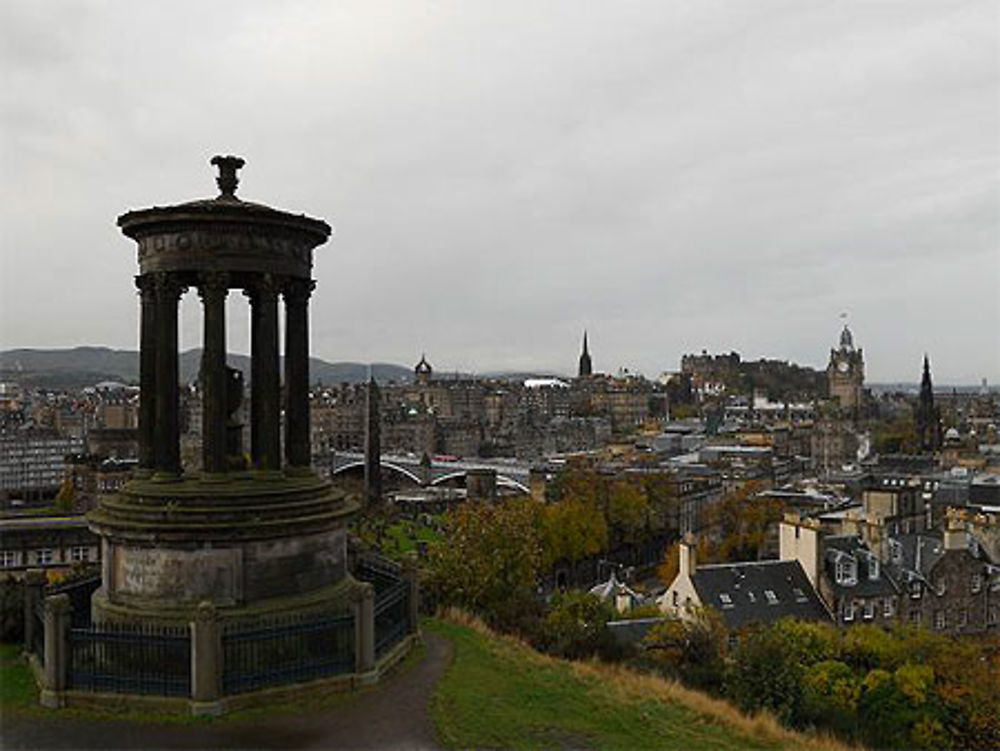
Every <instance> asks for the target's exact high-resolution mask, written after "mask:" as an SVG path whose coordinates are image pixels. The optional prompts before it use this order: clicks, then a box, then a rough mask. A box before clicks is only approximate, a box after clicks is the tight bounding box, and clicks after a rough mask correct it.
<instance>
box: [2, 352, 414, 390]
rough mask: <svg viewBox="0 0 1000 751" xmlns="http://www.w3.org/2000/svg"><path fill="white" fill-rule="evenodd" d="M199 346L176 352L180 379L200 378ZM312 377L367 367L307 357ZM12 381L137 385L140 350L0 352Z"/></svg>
mask: <svg viewBox="0 0 1000 751" xmlns="http://www.w3.org/2000/svg"><path fill="white" fill-rule="evenodd" d="M227 359H228V361H229V364H230V365H231V366H232V367H234V368H238V369H240V370H242V371H243V374H244V376H245V377H246V378H247V379H249V378H250V358H249V357H247V356H246V355H235V354H230V355H229V356H228V358H227ZM200 363H201V350H200V349H189V350H187V351H185V352H182V353H181V354H180V365H179V370H180V378H181V383H190V382H191V381H193V380H194V379H195V378H196V377H197V376H198V369H199V367H200ZM372 369H373V370H374V373H375V378H376V379H377V380H379V381H388V380H396V381H399V380H409V379H410V378H411V377H412V371H411V370H410V369H409V368H404V367H402V366H400V365H392V364H389V363H374V364H373V365H372ZM309 375H310V378H311V379H312V381H313V382H314V383H315V382H317V381H322V382H323V383H325V384H328V385H329V384H335V383H340V382H342V381H346V382H348V383H358V382H360V381H364V380H366V379H367V378H368V365H366V364H364V363H357V362H327V361H326V360H320V359H319V358H316V357H313V358H310V360H309ZM4 380H10V381H16V382H18V383H20V384H21V385H22V386H25V387H28V388H50V389H67V390H70V389H78V388H82V387H84V386H93V385H94V384H96V383H99V382H101V381H122V382H123V383H137V382H138V380H139V353H138V352H136V351H134V350H126V349H109V348H108V347H73V348H71V349H10V350H6V351H4V352H0V381H4Z"/></svg>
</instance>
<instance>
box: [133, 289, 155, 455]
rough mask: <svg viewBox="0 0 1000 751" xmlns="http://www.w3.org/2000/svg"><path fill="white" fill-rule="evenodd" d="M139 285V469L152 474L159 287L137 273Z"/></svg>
mask: <svg viewBox="0 0 1000 751" xmlns="http://www.w3.org/2000/svg"><path fill="white" fill-rule="evenodd" d="M135 286H136V287H138V288H139V297H140V301H141V302H140V313H139V315H140V323H139V472H138V474H140V475H144V474H145V475H148V474H150V473H152V471H153V467H154V465H155V458H154V456H153V438H154V434H153V431H154V430H155V426H156V289H155V287H154V284H153V278H152V277H151V276H149V275H146V276H137V277H136V278H135Z"/></svg>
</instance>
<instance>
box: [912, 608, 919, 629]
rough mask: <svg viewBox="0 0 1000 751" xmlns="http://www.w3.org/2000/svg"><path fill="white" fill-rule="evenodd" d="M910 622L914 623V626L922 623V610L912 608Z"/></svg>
mask: <svg viewBox="0 0 1000 751" xmlns="http://www.w3.org/2000/svg"><path fill="white" fill-rule="evenodd" d="M910 623H912V624H913V625H914V626H918V625H920V611H919V610H911V611H910Z"/></svg>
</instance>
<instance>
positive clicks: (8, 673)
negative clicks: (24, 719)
mask: <svg viewBox="0 0 1000 751" xmlns="http://www.w3.org/2000/svg"><path fill="white" fill-rule="evenodd" d="M37 705H38V689H37V687H36V686H35V677H34V676H33V675H32V674H31V668H29V667H28V664H27V663H26V662H25V661H24V660H23V659H21V646H20V645H19V644H0V707H2V708H3V709H4V710H7V709H14V710H17V709H26V708H29V707H35V706H37Z"/></svg>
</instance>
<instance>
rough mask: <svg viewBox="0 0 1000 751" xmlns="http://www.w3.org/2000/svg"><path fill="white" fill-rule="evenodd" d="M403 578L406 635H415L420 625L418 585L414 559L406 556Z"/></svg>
mask: <svg viewBox="0 0 1000 751" xmlns="http://www.w3.org/2000/svg"><path fill="white" fill-rule="evenodd" d="M403 578H404V579H405V580H406V584H407V587H408V591H407V605H408V608H407V618H408V622H407V624H406V625H407V628H406V633H408V634H415V633H417V626H418V624H419V623H420V583H419V580H418V578H417V561H416V557H415V556H412V555H408V556H407V557H406V561H405V563H404V564H403Z"/></svg>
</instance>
